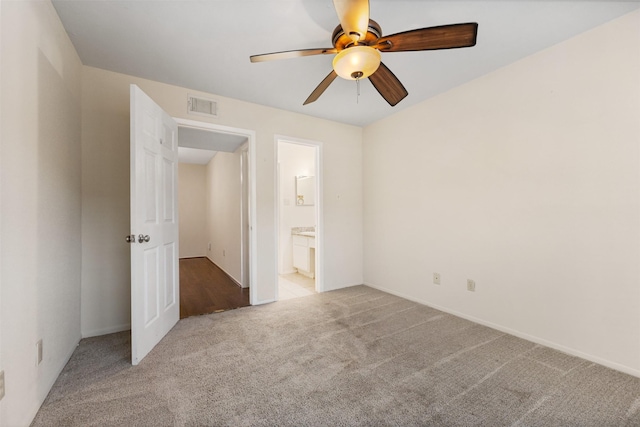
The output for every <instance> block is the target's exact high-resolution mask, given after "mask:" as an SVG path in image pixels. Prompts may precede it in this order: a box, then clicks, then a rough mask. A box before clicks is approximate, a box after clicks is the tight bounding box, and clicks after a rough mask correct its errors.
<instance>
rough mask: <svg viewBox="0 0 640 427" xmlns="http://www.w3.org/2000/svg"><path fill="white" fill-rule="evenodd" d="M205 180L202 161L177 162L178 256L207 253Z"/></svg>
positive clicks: (187, 256)
mask: <svg viewBox="0 0 640 427" xmlns="http://www.w3.org/2000/svg"><path fill="white" fill-rule="evenodd" d="M206 184H207V167H206V166H205V165H196V164H189V163H179V164H178V212H179V215H178V218H179V225H180V230H179V232H180V258H193V257H203V256H206V255H207V235H206V233H205V229H206V224H207V216H206V206H207V203H206V197H207V193H206Z"/></svg>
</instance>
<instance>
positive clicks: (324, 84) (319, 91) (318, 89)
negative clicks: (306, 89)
mask: <svg viewBox="0 0 640 427" xmlns="http://www.w3.org/2000/svg"><path fill="white" fill-rule="evenodd" d="M336 77H338V74H336V72H335V71H333V70H331V72H330V73H329V74H328V75H327V77H325V78H324V80H322V81H321V82H320V84H319V85H318V87H316V88H315V89H314V90H313V92H311V95H309V97H308V98H307V100H306V101H304V103H303V104H302V105H307V104H311V103H312V102H315V101H317V100H318V98H320V95H322V94H323V93H324V91H325V90H326V89H327V88H328V87H329V85H330V84H331V83H333V81H334V80H335V79H336Z"/></svg>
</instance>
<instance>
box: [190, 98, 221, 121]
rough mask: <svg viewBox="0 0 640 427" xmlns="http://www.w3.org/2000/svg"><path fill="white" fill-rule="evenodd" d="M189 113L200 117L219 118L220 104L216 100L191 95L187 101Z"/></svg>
mask: <svg viewBox="0 0 640 427" xmlns="http://www.w3.org/2000/svg"><path fill="white" fill-rule="evenodd" d="M187 113H188V114H196V115H198V116H207V117H218V102H217V101H216V100H214V99H207V98H201V97H195V96H193V95H189V96H188V100H187Z"/></svg>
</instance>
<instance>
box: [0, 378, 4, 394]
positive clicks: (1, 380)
mask: <svg viewBox="0 0 640 427" xmlns="http://www.w3.org/2000/svg"><path fill="white" fill-rule="evenodd" d="M3 397H4V371H0V400H2V398H3Z"/></svg>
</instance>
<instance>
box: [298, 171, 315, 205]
mask: <svg viewBox="0 0 640 427" xmlns="http://www.w3.org/2000/svg"><path fill="white" fill-rule="evenodd" d="M315 202H316V177H315V176H297V177H296V205H298V206H313V205H314V204H315Z"/></svg>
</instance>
